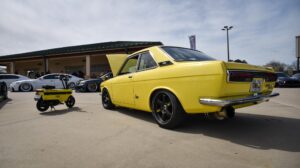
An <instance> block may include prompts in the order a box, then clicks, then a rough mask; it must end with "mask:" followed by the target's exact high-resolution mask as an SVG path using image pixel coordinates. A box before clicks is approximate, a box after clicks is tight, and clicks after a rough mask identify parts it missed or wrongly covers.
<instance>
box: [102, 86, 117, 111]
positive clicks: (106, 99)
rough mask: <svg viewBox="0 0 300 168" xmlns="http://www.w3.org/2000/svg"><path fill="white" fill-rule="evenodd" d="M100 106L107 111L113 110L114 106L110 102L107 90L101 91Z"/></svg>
mask: <svg viewBox="0 0 300 168" xmlns="http://www.w3.org/2000/svg"><path fill="white" fill-rule="evenodd" d="M102 106H103V107H104V108H105V109H108V110H110V109H113V108H114V107H115V105H114V104H113V103H112V102H111V99H110V96H109V93H108V91H107V89H103V92H102Z"/></svg>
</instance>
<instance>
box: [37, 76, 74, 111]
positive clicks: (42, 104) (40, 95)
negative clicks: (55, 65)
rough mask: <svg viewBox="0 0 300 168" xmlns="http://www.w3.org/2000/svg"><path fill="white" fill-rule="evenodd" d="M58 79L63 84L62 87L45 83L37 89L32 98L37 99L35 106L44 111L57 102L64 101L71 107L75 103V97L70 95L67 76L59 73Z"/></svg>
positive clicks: (61, 102)
mask: <svg viewBox="0 0 300 168" xmlns="http://www.w3.org/2000/svg"><path fill="white" fill-rule="evenodd" d="M60 80H61V82H62V84H63V87H64V89H55V86H50V85H45V86H43V89H37V90H36V94H35V97H34V100H35V101H37V103H36V108H37V109H38V110H39V111H41V112H44V111H46V110H48V108H49V107H51V109H53V108H54V106H56V105H59V104H64V103H66V106H67V107H69V108H71V107H73V106H74V104H75V98H74V97H73V96H72V89H69V87H68V85H67V83H68V77H67V76H66V75H61V76H60Z"/></svg>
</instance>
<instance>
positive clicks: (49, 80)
mask: <svg viewBox="0 0 300 168" xmlns="http://www.w3.org/2000/svg"><path fill="white" fill-rule="evenodd" d="M57 76H58V75H56V74H49V75H45V76H43V77H41V78H39V85H40V86H43V85H51V86H56V85H55V80H56V79H57Z"/></svg>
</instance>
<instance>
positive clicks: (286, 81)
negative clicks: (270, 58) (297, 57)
mask: <svg viewBox="0 0 300 168" xmlns="http://www.w3.org/2000/svg"><path fill="white" fill-rule="evenodd" d="M276 75H277V80H276V84H275V86H276V87H300V81H298V80H297V79H296V78H291V77H289V76H288V75H286V74H285V73H283V72H276Z"/></svg>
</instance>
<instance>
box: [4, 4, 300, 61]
mask: <svg viewBox="0 0 300 168" xmlns="http://www.w3.org/2000/svg"><path fill="white" fill-rule="evenodd" d="M299 7H300V1H297V0H295V1H292V0H289V1H280V0H278V1H259V0H257V1H241V0H236V1H225V0H224V1H222V0H218V1H209V0H203V1H197V0H195V1H192V0H190V1H179V0H162V1H153V0H152V1H150V0H142V1H138V0H126V1H121V0H119V1H116V0H103V1H100V0H89V1H84V0H77V1H74V0H72V1H71V0H51V1H50V0H49V1H46V0H45V1H39V0H24V1H18V0H15V1H14V0H3V1H1V11H0V37H1V38H0V55H6V54H14V53H20V52H27V51H33V50H41V49H48V48H54V47H63V46H70V45H80V44H88V43H97V42H105V41H119V40H141V41H162V42H163V43H164V44H166V45H176V46H184V47H188V46H189V43H188V35H191V34H195V35H196V36H197V49H199V50H202V51H204V52H206V53H207V54H209V55H212V56H214V57H215V58H217V59H223V60H226V58H227V50H226V33H225V32H224V31H221V28H222V27H223V26H224V25H233V26H234V28H233V29H232V30H230V53H231V57H232V58H234V59H237V58H239V59H246V60H247V61H248V62H250V63H252V64H258V65H262V64H265V63H266V62H268V61H270V60H279V61H282V62H286V63H291V62H292V61H293V60H295V36H296V35H300V29H299V27H300V22H298V16H300V11H299V10H298V9H299Z"/></svg>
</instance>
